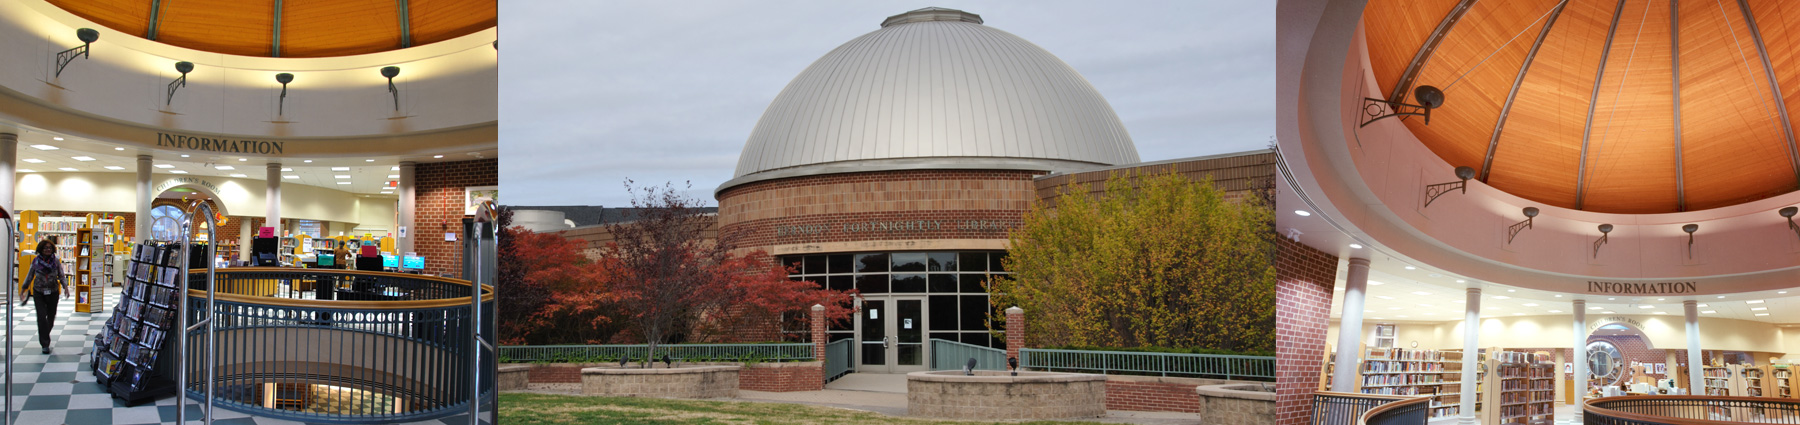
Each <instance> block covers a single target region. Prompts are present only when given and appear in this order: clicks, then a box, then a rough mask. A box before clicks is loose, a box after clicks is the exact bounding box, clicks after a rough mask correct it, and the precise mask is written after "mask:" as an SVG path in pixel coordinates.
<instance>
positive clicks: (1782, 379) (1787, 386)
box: [1769, 364, 1795, 398]
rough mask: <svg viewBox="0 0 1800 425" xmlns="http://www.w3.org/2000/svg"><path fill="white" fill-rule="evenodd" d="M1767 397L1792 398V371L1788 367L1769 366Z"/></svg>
mask: <svg viewBox="0 0 1800 425" xmlns="http://www.w3.org/2000/svg"><path fill="white" fill-rule="evenodd" d="M1769 397H1779V398H1795V397H1794V370H1793V369H1791V368H1789V367H1788V365H1784V364H1779V365H1772V366H1769Z"/></svg>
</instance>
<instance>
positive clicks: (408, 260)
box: [400, 255, 425, 270]
mask: <svg viewBox="0 0 1800 425" xmlns="http://www.w3.org/2000/svg"><path fill="white" fill-rule="evenodd" d="M400 268H402V269H413V270H423V269H424V268H425V257H420V256H417V255H407V256H403V257H400Z"/></svg>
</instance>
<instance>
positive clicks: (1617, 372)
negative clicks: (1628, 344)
mask: <svg viewBox="0 0 1800 425" xmlns="http://www.w3.org/2000/svg"><path fill="white" fill-rule="evenodd" d="M1587 367H1588V376H1589V377H1590V378H1589V379H1591V384H1592V385H1596V386H1602V385H1614V384H1617V383H1618V382H1619V378H1620V377H1621V376H1622V375H1624V369H1625V355H1624V354H1623V353H1620V352H1619V347H1617V346H1614V345H1613V344H1612V343H1611V342H1606V341H1594V342H1590V343H1588V345H1587Z"/></svg>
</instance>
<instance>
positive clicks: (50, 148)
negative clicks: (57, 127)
mask: <svg viewBox="0 0 1800 425" xmlns="http://www.w3.org/2000/svg"><path fill="white" fill-rule="evenodd" d="M31 147H32V148H36V149H37V150H40V151H53V150H57V149H59V148H57V147H55V146H50V145H31Z"/></svg>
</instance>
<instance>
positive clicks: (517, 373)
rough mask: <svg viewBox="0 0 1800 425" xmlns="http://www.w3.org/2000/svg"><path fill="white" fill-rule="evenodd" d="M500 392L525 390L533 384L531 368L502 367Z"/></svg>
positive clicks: (519, 366) (521, 366)
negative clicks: (528, 385)
mask: <svg viewBox="0 0 1800 425" xmlns="http://www.w3.org/2000/svg"><path fill="white" fill-rule="evenodd" d="M499 381H500V382H499V383H500V391H512V390H523V389H525V388H526V386H527V384H529V383H530V382H531V366H527V365H506V366H500V375H499Z"/></svg>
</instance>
